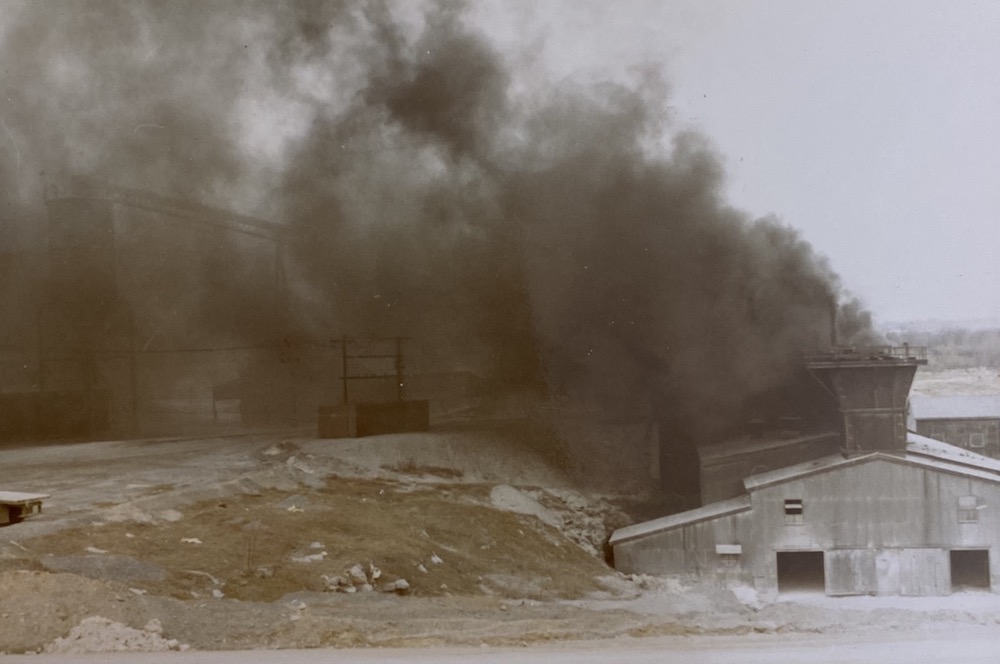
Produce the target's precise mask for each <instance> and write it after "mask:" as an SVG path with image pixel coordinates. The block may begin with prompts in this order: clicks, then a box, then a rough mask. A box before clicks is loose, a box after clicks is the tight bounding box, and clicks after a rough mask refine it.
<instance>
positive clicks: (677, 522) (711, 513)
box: [609, 496, 750, 545]
mask: <svg viewBox="0 0 1000 664" xmlns="http://www.w3.org/2000/svg"><path fill="white" fill-rule="evenodd" d="M749 509H750V496H740V497H738V498H731V499H729V500H722V501H719V502H717V503H712V504H710V505H705V506H704V507H697V508H695V509H693V510H688V511H687V512H681V513H679V514H671V515H670V516H663V517H660V518H659V519H653V520H652V521H644V522H642V523H636V524H634V525H631V526H625V527H624V528H619V529H618V530H616V531H615V532H613V533H612V534H611V539H610V540H609V543H610V544H612V545H614V544H621V543H623V542H627V541H629V540H634V539H638V538H640V537H646V536H647V535H654V534H656V533H659V532H662V531H665V530H671V529H673V528H677V527H678V526H688V525H691V524H692V523H698V522H699V521H707V520H708V519H716V518H718V517H720V516H728V515H730V514H738V513H740V512H746V511H747V510H749Z"/></svg>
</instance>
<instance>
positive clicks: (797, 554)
mask: <svg viewBox="0 0 1000 664" xmlns="http://www.w3.org/2000/svg"><path fill="white" fill-rule="evenodd" d="M825 590H826V575H825V574H824V571H823V552H822V551H778V592H779V593H787V592H824V591H825Z"/></svg>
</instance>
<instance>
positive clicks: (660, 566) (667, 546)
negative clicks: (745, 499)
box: [614, 512, 753, 581]
mask: <svg viewBox="0 0 1000 664" xmlns="http://www.w3.org/2000/svg"><path fill="white" fill-rule="evenodd" d="M751 526H752V524H751V520H750V513H749V512H743V513H741V514H731V515H728V516H722V517H719V518H716V519H710V520H706V521H701V522H699V523H695V524H691V525H689V526H683V527H680V528H676V529H674V530H668V531H665V532H660V533H655V534H652V535H648V536H646V537H641V538H639V539H635V540H632V541H630V542H625V543H622V544H618V545H617V546H615V548H614V554H615V568H616V569H617V570H619V571H620V572H624V573H626V574H680V575H693V576H699V577H701V578H714V577H717V576H726V577H732V576H736V577H738V578H741V579H744V580H746V581H749V580H750V578H751V574H750V567H749V564H750V563H749V561H750V560H751V559H752V558H753V556H752V554H751V553H750V551H752V544H751V541H750V538H751V536H752V528H751ZM716 544H740V545H742V547H743V555H741V556H740V564H739V566H738V568H737V569H736V570H731V569H728V568H725V567H724V565H723V563H722V559H721V557H720V556H719V555H718V554H717V553H716V551H715V545H716Z"/></svg>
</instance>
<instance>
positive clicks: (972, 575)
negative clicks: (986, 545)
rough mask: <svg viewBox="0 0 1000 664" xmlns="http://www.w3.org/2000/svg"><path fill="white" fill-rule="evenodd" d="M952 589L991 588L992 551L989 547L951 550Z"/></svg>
mask: <svg viewBox="0 0 1000 664" xmlns="http://www.w3.org/2000/svg"><path fill="white" fill-rule="evenodd" d="M951 589H952V591H961V590H989V589H990V552H989V551H988V550H987V549H974V550H971V551H952V552H951Z"/></svg>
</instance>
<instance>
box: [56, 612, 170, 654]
mask: <svg viewBox="0 0 1000 664" xmlns="http://www.w3.org/2000/svg"><path fill="white" fill-rule="evenodd" d="M167 650H187V646H186V645H183V644H181V643H180V642H178V641H177V639H165V638H163V626H162V625H161V624H160V621H159V620H157V619H155V618H154V619H153V620H150V621H149V622H148V623H146V625H145V626H144V627H143V628H142V629H135V628H132V627H129V626H128V625H123V624H122V623H120V622H115V621H114V620H108V619H107V618H104V617H102V616H91V617H89V618H84V619H83V621H81V622H80V624H79V625H77V626H76V627H74V628H73V629H71V630H70V631H69V634H67V635H66V636H63V637H59V638H58V639H56V640H55V641H53V642H52V643H50V644H48V645H46V646H45V648H44V649H43V652H47V653H88V652H163V651H167Z"/></svg>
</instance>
